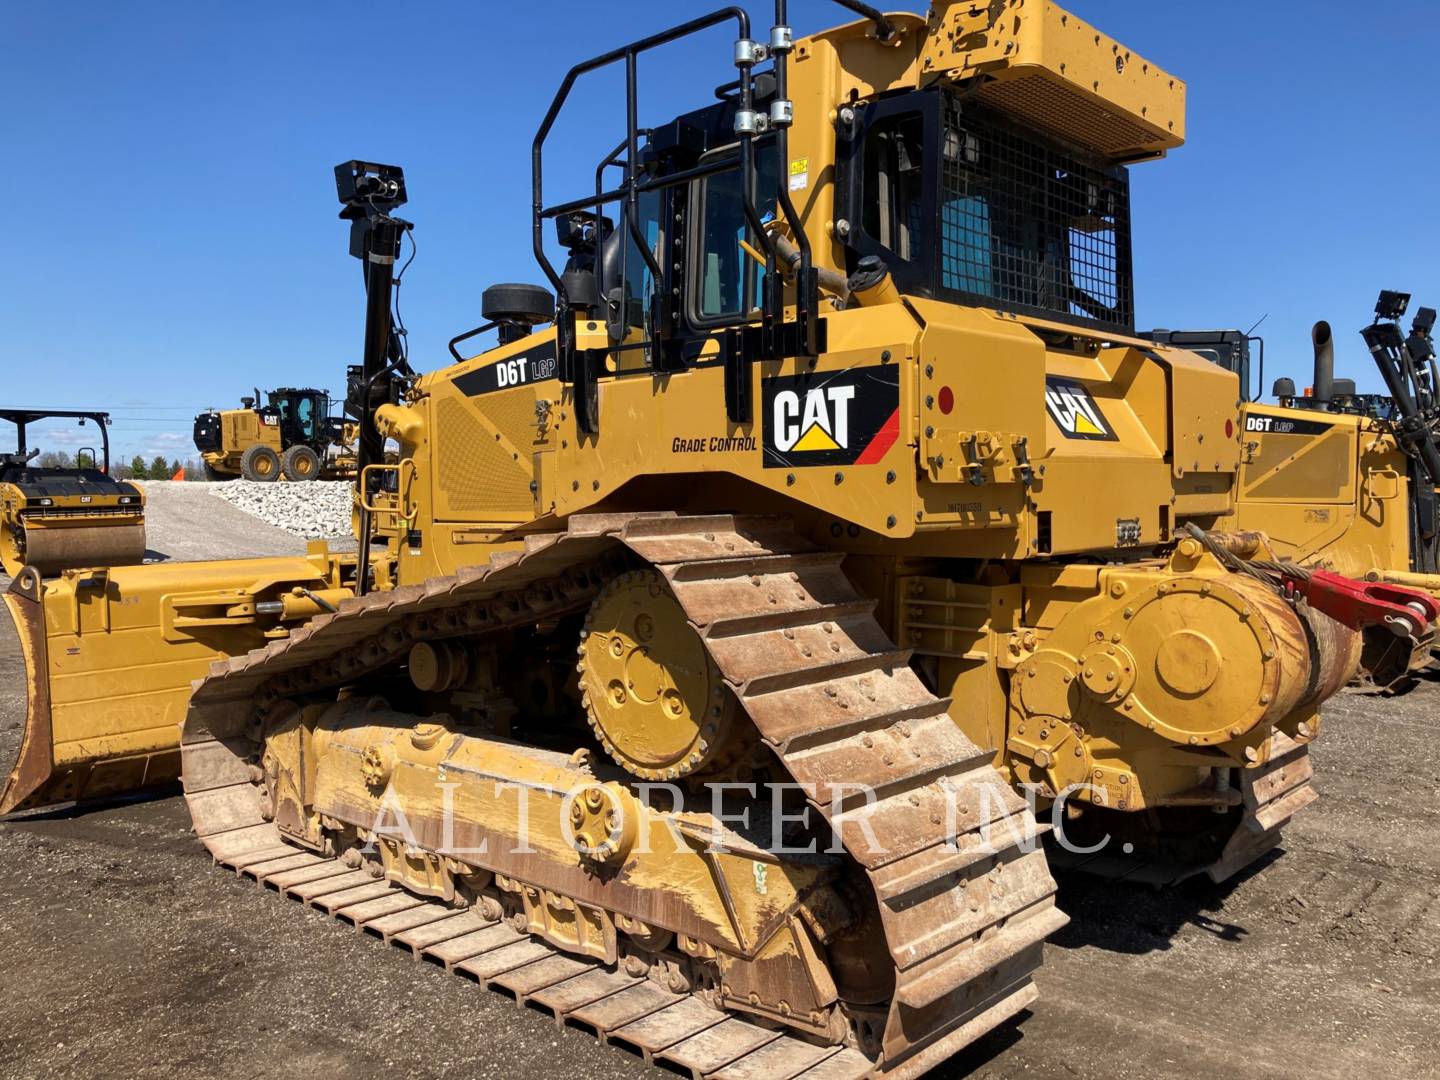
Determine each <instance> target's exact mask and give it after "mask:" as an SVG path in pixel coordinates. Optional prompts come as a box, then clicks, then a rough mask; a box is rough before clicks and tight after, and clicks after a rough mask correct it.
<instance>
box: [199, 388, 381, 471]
mask: <svg viewBox="0 0 1440 1080" xmlns="http://www.w3.org/2000/svg"><path fill="white" fill-rule="evenodd" d="M330 413H331V399H330V393H329V391H327V390H316V389H314V388H312V387H303V388H301V387H293V386H282V387H281V388H280V389H278V390H271V391H270V392H269V393H268V394H267V395H265V399H264V402H263V404H262V402H261V396H260V390H259V388H258V387H257V388H256V389H255V395H254V396H253V397H243V398H241V399H240V408H238V409H223V410H215V409H210V410H207V411H206V412H203V413H200V414H199V415H198V416H196V417H195V426H194V441H195V449H196V450H198V451H199V452H200V459H201V462H202V464H203V465H204V468H205V476H206V479H209V480H230V479H234V478H235V477H241V478H242V479H245V480H251V481H254V482H257V483H270V482H273V481H276V480H279V479H281V478H282V477H283V478H284V479H286V480H292V481H295V482H304V481H307V480H346V479H350V478H351V477H353V476H354V475H355V451H354V443H355V436H356V431H355V425H354V424H353V423H350V422H348V421H346V420H345V419H344V418H343V417H341V416H332V415H330Z"/></svg>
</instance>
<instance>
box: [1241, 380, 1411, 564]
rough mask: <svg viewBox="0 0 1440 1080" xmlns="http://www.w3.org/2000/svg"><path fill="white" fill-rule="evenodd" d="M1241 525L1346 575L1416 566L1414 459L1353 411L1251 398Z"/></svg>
mask: <svg viewBox="0 0 1440 1080" xmlns="http://www.w3.org/2000/svg"><path fill="white" fill-rule="evenodd" d="M1243 427H1244V433H1243V437H1244V440H1245V446H1244V451H1245V456H1244V463H1243V465H1242V466H1241V472H1240V485H1239V499H1238V502H1237V506H1236V514H1235V518H1236V525H1237V527H1238V528H1240V529H1254V530H1257V531H1259V532H1263V533H1265V534H1266V535H1267V536H1269V537H1270V540H1271V543H1272V544H1273V546H1274V547H1275V549H1276V550H1277V551H1278V552H1279V553H1280V554H1282V555H1284V556H1285V557H1287V558H1292V559H1297V560H1300V561H1305V562H1309V561H1317V560H1318V561H1324V562H1327V563H1329V564H1330V565H1332V566H1333V567H1334V568H1335V569H1337V570H1339V571H1340V572H1341V573H1345V574H1352V575H1363V574H1364V573H1365V572H1366V571H1368V570H1372V569H1382V570H1383V569H1399V570H1408V569H1409V566H1410V558H1409V521H1408V505H1409V500H1408V494H1407V493H1408V480H1407V478H1406V460H1405V457H1404V455H1403V454H1401V453H1400V452H1399V451H1398V450H1397V449H1396V447H1395V445H1394V442H1393V441H1392V440H1391V439H1390V438H1389V436H1386V435H1382V434H1380V433H1379V432H1375V431H1372V430H1370V429H1369V428H1368V427H1367V426H1365V425H1364V422H1363V421H1362V420H1361V419H1360V418H1358V417H1353V416H1338V415H1332V414H1327V413H1318V412H1314V411H1312V410H1308V409H1282V408H1279V407H1278V406H1270V405H1247V406H1246V407H1245V411H1244V419H1243Z"/></svg>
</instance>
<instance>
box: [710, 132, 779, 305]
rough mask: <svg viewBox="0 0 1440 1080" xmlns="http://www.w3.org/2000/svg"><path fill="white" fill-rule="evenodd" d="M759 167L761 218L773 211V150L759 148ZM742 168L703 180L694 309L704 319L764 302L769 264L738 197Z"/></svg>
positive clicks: (775, 179)
mask: <svg viewBox="0 0 1440 1080" xmlns="http://www.w3.org/2000/svg"><path fill="white" fill-rule="evenodd" d="M758 156H759V161H758V163H757V167H756V170H755V171H756V174H757V175H756V181H755V207H756V210H757V211H758V212H759V214H760V220H761V221H769V220H771V219H772V218H773V217H774V216H775V190H776V184H777V182H778V171H777V169H776V164H775V153H774V151H773V150H772V149H770V148H769V147H760V148H759V151H758ZM740 197H741V191H740V170H739V168H738V167H737V168H735V169H733V170H731V171H729V172H723V173H718V174H716V175H714V176H711V177H707V178H706V179H705V180H703V181H701V194H700V201H701V213H700V229H701V232H700V244H699V252H698V256H699V260H700V264H699V282H698V283H699V294H698V296H697V297H696V300H695V309H696V311H697V312H698V314H699V315H700V317H701V318H702V319H716V318H724V317H727V316H745V315H749V314H750V313H751V312H752V311H754V310H755V309H756V308H757V307H759V306H760V303H761V289H762V286H763V283H764V280H765V267H764V265H763V264H762V263H761V262H760V261H758V260H757V259H756V258H755V257H754V256H752V255H751V254H750V252H748V251H746V247H749V248H750V249H751V250H753V251H754V252H755V254H756V255H759V256H761V258H763V250H764V249H763V248H762V247H761V245H760V243H759V242H758V241H757V239H756V238H755V237H753V236H752V235H750V230H749V228H748V227H747V226H746V222H745V211H744V209H743V207H742V205H741V201H740Z"/></svg>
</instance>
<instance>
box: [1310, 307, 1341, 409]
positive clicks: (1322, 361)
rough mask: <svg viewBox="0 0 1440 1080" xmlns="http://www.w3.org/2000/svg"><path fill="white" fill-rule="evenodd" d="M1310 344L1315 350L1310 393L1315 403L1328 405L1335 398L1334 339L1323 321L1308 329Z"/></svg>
mask: <svg viewBox="0 0 1440 1080" xmlns="http://www.w3.org/2000/svg"><path fill="white" fill-rule="evenodd" d="M1310 344H1311V345H1312V346H1313V347H1314V349H1315V379H1314V383H1313V386H1312V388H1311V391H1310V393H1311V395H1312V396H1313V397H1314V399H1315V400H1316V401H1318V402H1322V403H1324V404H1327V405H1328V404H1329V403H1330V400H1331V398H1333V397H1334V396H1335V339H1334V338H1333V337H1332V336H1331V334H1330V324H1329V323H1328V322H1326V321H1325V320H1324V319H1321V320H1320V321H1319V322H1317V323H1316V324H1315V325H1314V326H1312V327H1311V328H1310Z"/></svg>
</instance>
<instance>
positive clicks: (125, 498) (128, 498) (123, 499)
mask: <svg viewBox="0 0 1440 1080" xmlns="http://www.w3.org/2000/svg"><path fill="white" fill-rule="evenodd" d="M134 502H135V496H134V495H121V496H120V505H121V506H130V505H131V504H132V503H134Z"/></svg>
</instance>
